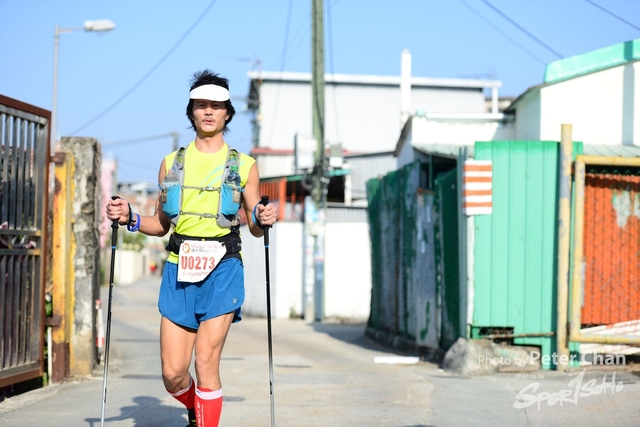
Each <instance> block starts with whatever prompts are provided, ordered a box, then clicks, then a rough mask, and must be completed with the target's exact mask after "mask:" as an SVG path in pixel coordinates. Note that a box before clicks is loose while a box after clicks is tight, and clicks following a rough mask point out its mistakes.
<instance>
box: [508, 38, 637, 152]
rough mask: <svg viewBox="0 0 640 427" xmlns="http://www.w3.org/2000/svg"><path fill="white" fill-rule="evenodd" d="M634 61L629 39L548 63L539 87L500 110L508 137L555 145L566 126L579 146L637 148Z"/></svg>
mask: <svg viewBox="0 0 640 427" xmlns="http://www.w3.org/2000/svg"><path fill="white" fill-rule="evenodd" d="M639 60H640V39H635V40H630V41H628V42H624V43H619V44H615V45H612V46H608V47H604V48H601V49H597V50H594V51H591V52H587V53H584V54H581V55H575V56H571V57H568V58H564V59H560V60H557V61H554V62H551V63H549V64H548V65H547V68H546V71H545V79H544V83H542V84H540V85H538V86H534V87H532V88H530V89H528V90H527V91H526V92H524V93H523V94H522V95H520V96H519V97H518V98H517V99H516V100H515V101H514V102H513V103H512V104H511V106H510V107H509V108H508V109H507V110H506V111H505V113H506V114H509V115H512V116H513V117H514V129H513V136H512V138H513V139H528V140H552V141H558V140H560V126H561V125H562V124H563V123H570V124H572V125H573V139H574V140H576V141H582V142H583V143H584V144H585V146H587V145H640V62H638V61H639ZM585 149H586V148H585Z"/></svg>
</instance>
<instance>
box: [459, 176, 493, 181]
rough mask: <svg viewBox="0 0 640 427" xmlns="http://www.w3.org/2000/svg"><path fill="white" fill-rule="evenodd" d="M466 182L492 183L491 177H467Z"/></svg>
mask: <svg viewBox="0 0 640 427" xmlns="http://www.w3.org/2000/svg"><path fill="white" fill-rule="evenodd" d="M464 182H465V183H467V182H488V183H491V177H490V176H465V177H464Z"/></svg>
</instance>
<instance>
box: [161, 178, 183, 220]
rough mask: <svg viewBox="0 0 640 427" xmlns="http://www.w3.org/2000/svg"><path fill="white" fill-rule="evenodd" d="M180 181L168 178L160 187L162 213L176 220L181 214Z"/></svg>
mask: <svg viewBox="0 0 640 427" xmlns="http://www.w3.org/2000/svg"><path fill="white" fill-rule="evenodd" d="M180 187H181V186H180V181H178V180H177V179H175V178H174V177H171V176H168V177H166V178H165V179H164V180H163V181H162V184H161V185H160V190H161V191H162V212H164V214H165V215H166V216H167V217H169V218H175V217H176V215H178V213H179V212H180Z"/></svg>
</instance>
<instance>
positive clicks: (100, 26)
mask: <svg viewBox="0 0 640 427" xmlns="http://www.w3.org/2000/svg"><path fill="white" fill-rule="evenodd" d="M114 28H116V25H115V24H114V23H113V22H111V21H110V20H108V19H100V20H97V21H85V23H84V26H82V27H70V28H60V27H59V26H58V25H56V28H55V31H54V33H53V97H52V102H51V104H52V105H51V146H52V147H53V144H54V143H55V141H56V138H57V135H56V133H57V132H58V129H57V125H58V111H57V110H58V44H59V42H60V34H63V33H70V32H72V31H95V32H101V31H111V30H113V29H114Z"/></svg>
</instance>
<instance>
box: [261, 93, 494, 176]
mask: <svg viewBox="0 0 640 427" xmlns="http://www.w3.org/2000/svg"><path fill="white" fill-rule="evenodd" d="M260 90H261V94H260V96H261V102H262V104H261V110H260V116H261V123H260V125H261V128H260V147H269V148H272V149H293V142H294V135H295V134H296V133H301V134H307V135H308V134H311V86H310V84H309V83H308V82H272V81H266V82H264V83H263V84H262V86H261V89H260ZM484 102H485V101H484V95H483V93H482V91H481V90H480V89H455V88H430V87H413V88H412V90H411V111H415V110H417V109H419V108H421V109H425V110H426V111H428V112H434V113H462V112H464V113H483V112H484ZM325 110H326V119H325V139H326V141H327V142H329V143H337V142H340V143H342V147H343V149H345V150H349V151H354V152H379V151H393V150H394V149H395V143H396V141H397V140H398V137H399V135H400V124H399V112H400V87H399V86H392V85H389V86H372V85H366V84H345V83H339V84H335V85H334V84H331V83H326V87H325ZM262 170H263V169H262V168H261V171H262ZM263 175H264V174H263ZM265 176H266V175H265Z"/></svg>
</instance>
